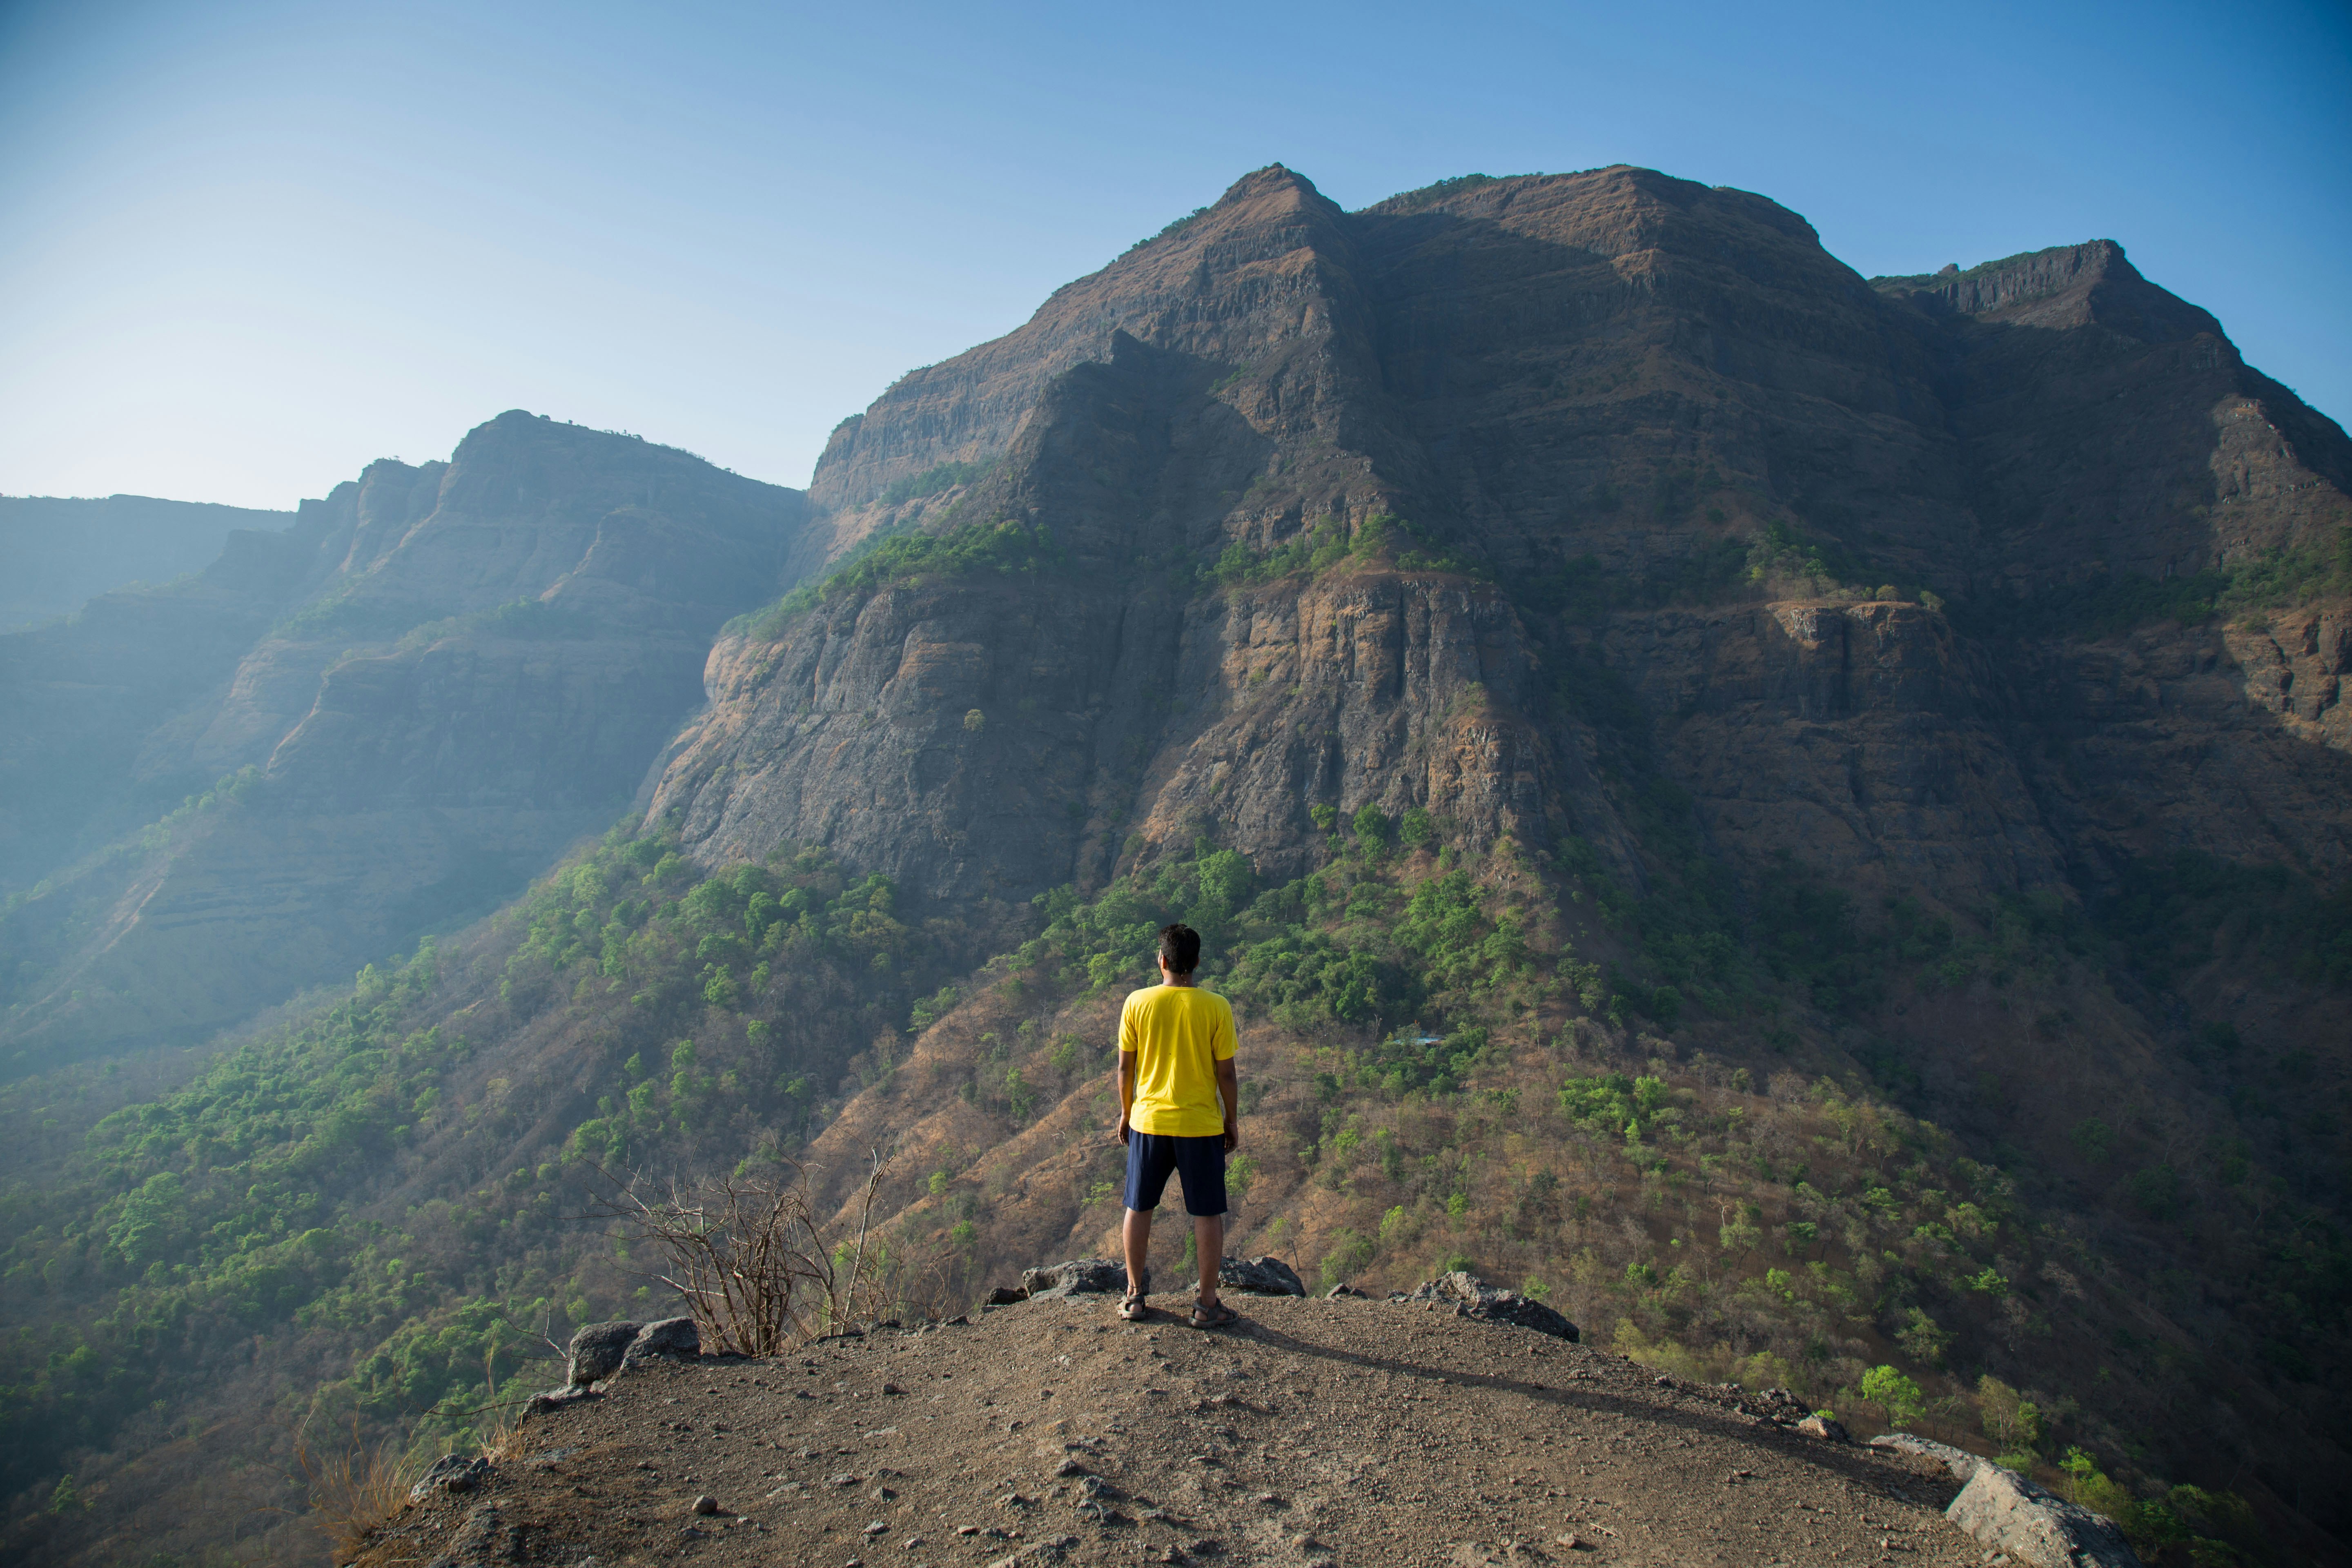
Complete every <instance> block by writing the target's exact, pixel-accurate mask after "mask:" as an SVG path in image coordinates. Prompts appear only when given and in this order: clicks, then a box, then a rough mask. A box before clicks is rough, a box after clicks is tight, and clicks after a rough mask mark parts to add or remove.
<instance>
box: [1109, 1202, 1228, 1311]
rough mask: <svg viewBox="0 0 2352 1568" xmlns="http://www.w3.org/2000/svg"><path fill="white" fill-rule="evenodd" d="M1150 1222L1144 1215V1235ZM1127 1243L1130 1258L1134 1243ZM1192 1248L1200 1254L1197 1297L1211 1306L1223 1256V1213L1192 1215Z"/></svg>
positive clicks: (1214, 1301)
mask: <svg viewBox="0 0 2352 1568" xmlns="http://www.w3.org/2000/svg"><path fill="white" fill-rule="evenodd" d="M1150 1224H1151V1217H1150V1215H1145V1216H1144V1226H1145V1235H1146V1236H1149V1235H1150ZM1130 1234H1132V1233H1130ZM1128 1245H1129V1248H1130V1250H1129V1253H1128V1256H1129V1257H1130V1258H1132V1257H1134V1256H1135V1254H1134V1252H1133V1251H1132V1250H1131V1249H1132V1247H1134V1243H1132V1242H1129V1244H1128ZM1192 1250H1193V1251H1195V1252H1197V1253H1199V1254H1200V1255H1201V1294H1200V1297H1199V1298H1198V1299H1199V1300H1200V1303H1201V1305H1202V1306H1203V1307H1213V1306H1215V1305H1216V1304H1217V1264H1218V1262H1219V1261H1220V1260H1221V1259H1222V1258H1223V1257H1224V1256H1225V1216H1224V1215H1221V1214H1213V1215H1208V1216H1206V1217H1205V1218H1204V1217H1202V1216H1201V1215H1193V1216H1192ZM1130 1267H1132V1265H1130Z"/></svg>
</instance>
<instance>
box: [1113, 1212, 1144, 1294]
mask: <svg viewBox="0 0 2352 1568" xmlns="http://www.w3.org/2000/svg"><path fill="white" fill-rule="evenodd" d="M1119 1240H1120V1241H1121V1242H1122V1243H1124V1244H1125V1246H1126V1248H1127V1288H1128V1289H1129V1292H1130V1293H1135V1292H1140V1291H1141V1290H1142V1289H1143V1271H1144V1269H1145V1268H1148V1267H1149V1266H1150V1260H1151V1211H1150V1209H1129V1210H1128V1211H1127V1223H1126V1224H1125V1225H1123V1226H1120V1227H1119Z"/></svg>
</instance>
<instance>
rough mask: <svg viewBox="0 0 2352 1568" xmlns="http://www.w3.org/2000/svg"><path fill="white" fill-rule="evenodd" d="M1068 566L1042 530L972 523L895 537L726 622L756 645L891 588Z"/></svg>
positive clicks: (1016, 524)
mask: <svg viewBox="0 0 2352 1568" xmlns="http://www.w3.org/2000/svg"><path fill="white" fill-rule="evenodd" d="M959 510H960V509H959ZM1065 560H1066V557H1065V555H1064V553H1063V552H1062V551H1061V549H1060V548H1059V547H1058V546H1056V545H1055V543H1054V540H1053V535H1052V533H1051V531H1049V530H1048V529H1047V528H1046V527H1045V524H1043V523H1038V524H1036V525H1035V526H1034V527H1033V526H1031V525H1029V524H1027V523H1023V522H1011V521H1004V522H972V523H962V524H958V525H955V526H952V527H950V528H949V529H947V530H946V531H944V532H940V533H897V534H892V535H889V536H888V537H887V538H884V539H881V540H879V541H877V542H875V543H874V544H873V545H872V547H871V548H869V549H867V550H866V551H864V552H861V553H859V554H857V555H856V556H854V557H853V558H852V559H851V560H849V561H848V562H847V563H844V564H843V565H841V566H839V567H837V568H835V570H834V571H833V572H832V573H830V574H827V575H826V576H825V577H824V579H823V580H821V581H819V582H815V583H809V584H802V585H801V586H800V587H797V588H795V589H793V591H792V592H791V593H789V594H787V595H784V596H783V597H782V599H779V600H778V601H776V603H774V604H772V605H769V606H768V607H767V608H766V609H764V610H755V611H753V612H752V613H751V614H750V615H748V616H738V617H736V618H735V619H734V620H731V621H730V622H728V623H727V626H726V632H727V634H728V635H730V636H737V637H748V638H750V639H751V640H752V641H754V642H773V641H775V640H776V639H778V638H779V637H782V636H783V635H784V633H785V631H786V630H787V629H789V628H790V627H791V626H792V625H793V622H795V621H797V620H798V619H799V618H800V617H801V616H804V615H806V614H807V613H808V612H809V611H811V610H813V609H815V608H816V607H817V606H818V605H835V604H847V603H853V602H854V603H863V602H864V601H865V600H866V599H868V598H871V597H872V596H873V595H875V594H876V593H877V592H878V591H880V590H881V589H883V588H886V587H888V586H890V585H892V584H900V583H916V582H920V581H922V580H924V579H927V578H940V577H960V576H966V575H970V574H976V573H981V572H994V573H997V574H1012V573H1015V572H1043V571H1050V570H1053V569H1055V568H1058V567H1059V566H1061V565H1062V564H1063V563H1064V562H1065Z"/></svg>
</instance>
